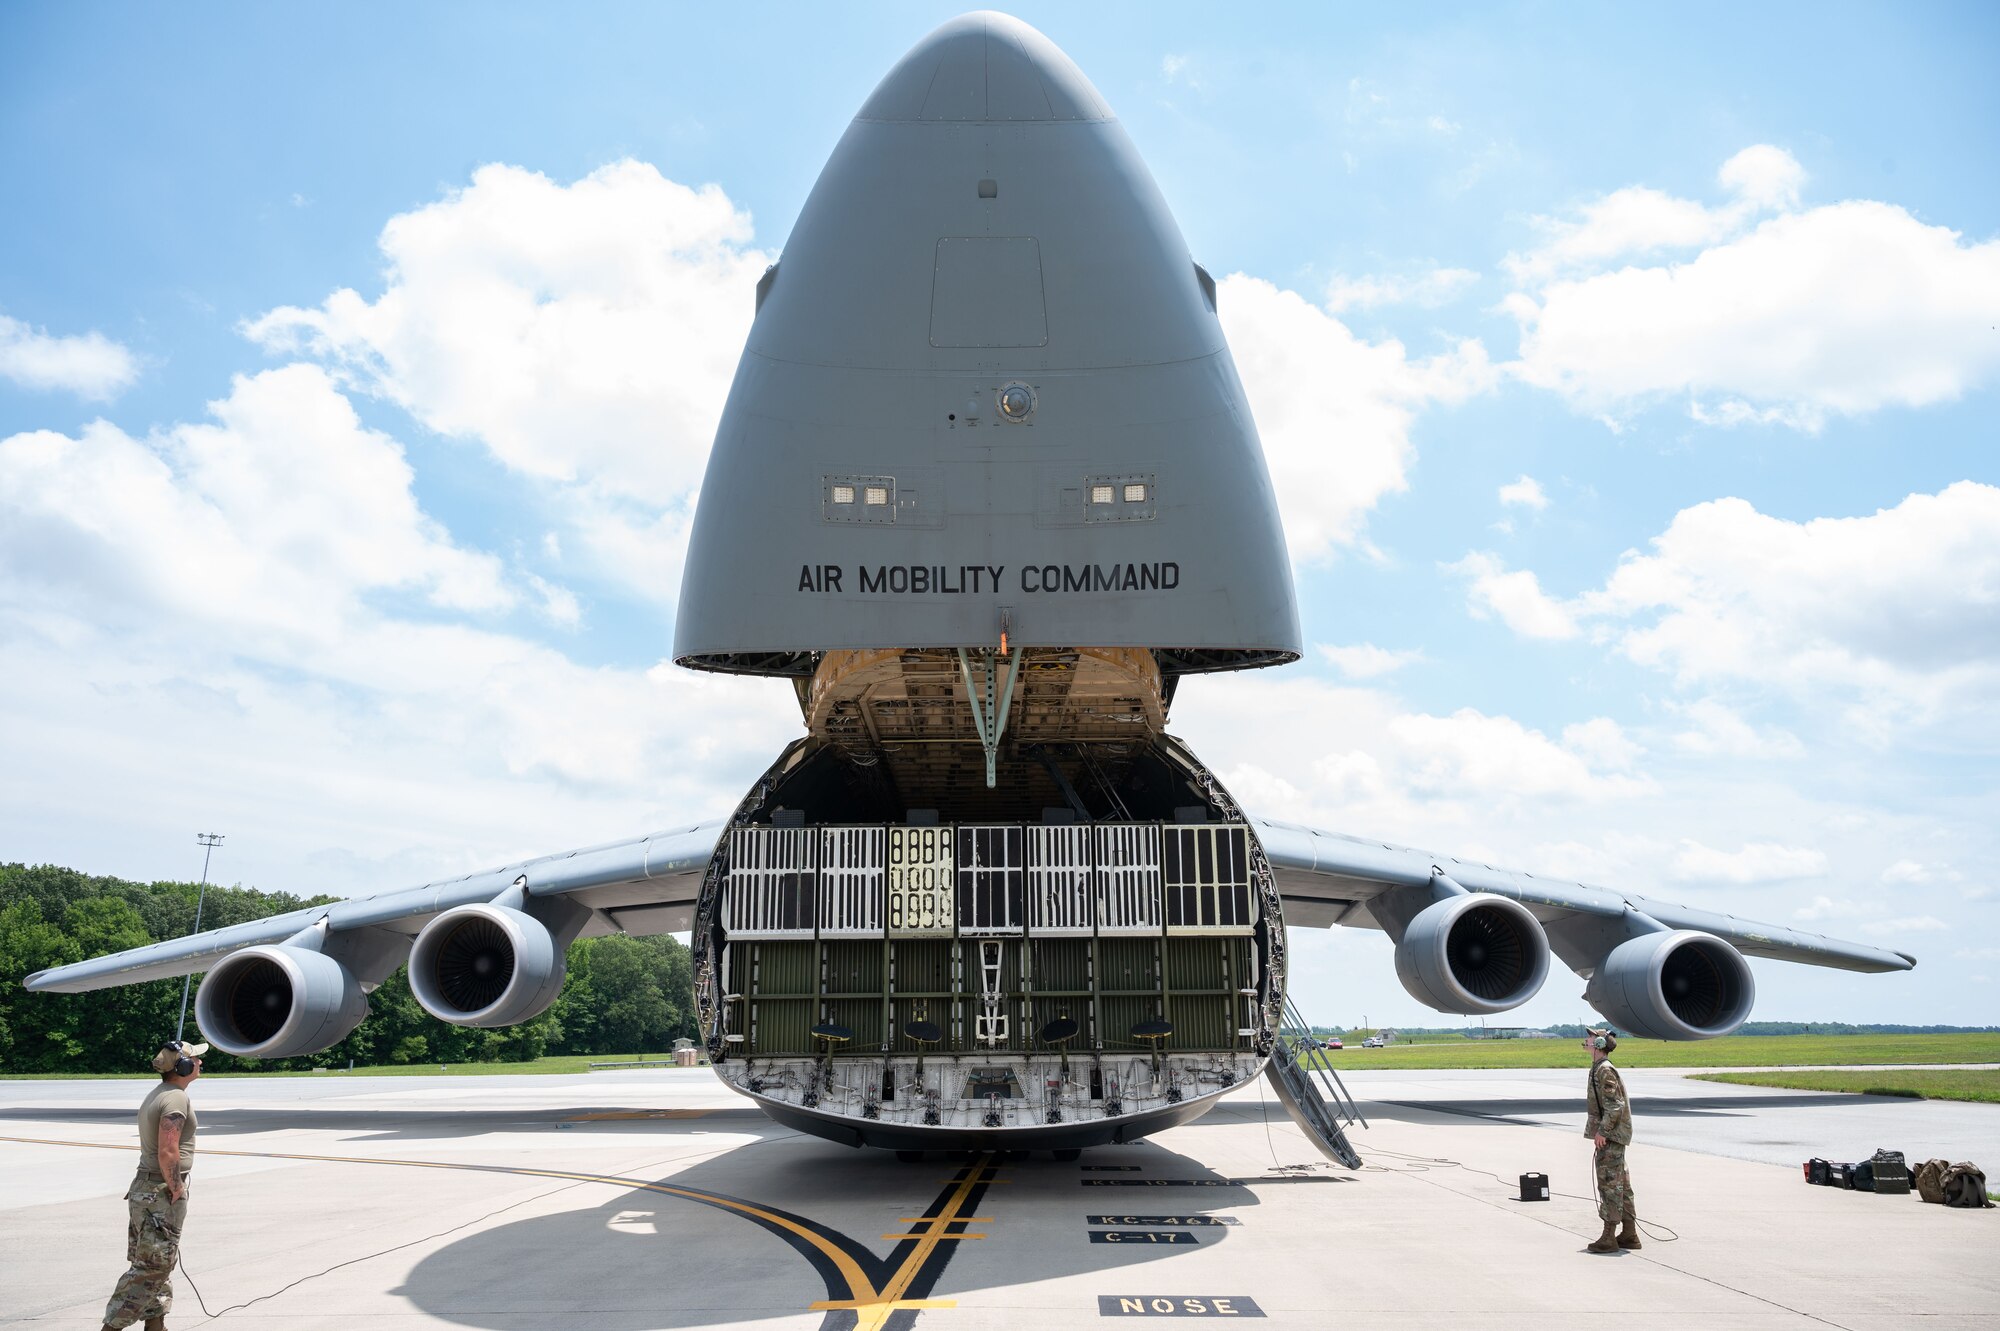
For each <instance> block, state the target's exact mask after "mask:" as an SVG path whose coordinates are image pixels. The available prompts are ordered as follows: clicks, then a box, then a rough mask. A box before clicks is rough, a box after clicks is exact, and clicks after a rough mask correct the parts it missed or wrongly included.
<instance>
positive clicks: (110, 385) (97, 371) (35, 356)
mask: <svg viewBox="0 0 2000 1331" xmlns="http://www.w3.org/2000/svg"><path fill="white" fill-rule="evenodd" d="M138 377H139V365H138V362H137V361H136V360H135V359H134V358H133V356H132V353H131V352H130V351H128V350H126V349H125V347H124V345H123V344H121V343H118V342H114V341H112V340H111V339H110V338H108V337H106V336H104V334H102V333H99V332H95V331H93V332H89V333H80V334H72V335H68V336H63V335H58V334H54V333H50V332H47V331H46V330H44V329H40V328H34V327H31V326H30V325H28V324H25V323H23V322H21V321H20V320H19V319H10V318H8V317H7V316H6V315H4V314H0V379H11V380H13V381H14V382H15V383H17V384H19V385H20V386H21V387H23V388H32V389H36V390H38V391H49V390H60V391H62V392H66V393H75V394H76V395H77V396H78V397H82V398H89V399H92V400H102V399H104V398H109V397H113V396H116V395H117V393H118V391H119V390H120V389H123V388H126V387H128V386H129V385H130V384H131V383H132V381H133V380H134V379H136V378H138Z"/></svg>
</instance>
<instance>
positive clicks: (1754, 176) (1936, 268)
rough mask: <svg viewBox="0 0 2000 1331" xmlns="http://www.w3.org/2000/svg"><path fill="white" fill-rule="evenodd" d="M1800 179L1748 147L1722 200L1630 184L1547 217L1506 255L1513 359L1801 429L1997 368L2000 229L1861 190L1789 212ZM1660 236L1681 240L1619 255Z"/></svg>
mask: <svg viewBox="0 0 2000 1331" xmlns="http://www.w3.org/2000/svg"><path fill="white" fill-rule="evenodd" d="M1804 179H1805V173H1804V171H1803V169H1802V168H1801V167H1800V166H1799V164H1798V163H1797V161H1796V160H1794V159H1793V158H1792V157H1791V156H1790V155H1789V154H1788V153H1785V152H1784V151H1783V150H1782V149H1778V148H1775V147H1772V146H1770V145H1757V146H1754V147H1751V148H1747V149H1745V150H1744V151H1743V152H1741V153H1739V154H1737V155H1736V156H1735V157H1733V158H1731V159H1730V160H1729V161H1728V162H1727V163H1725V164H1724V165H1723V168H1722V171H1721V172H1720V181H1721V183H1722V185H1723V187H1724V188H1725V189H1726V190H1728V191H1729V192H1730V194H1731V196H1732V197H1731V199H1730V200H1729V201H1728V202H1727V203H1724V204H1721V205H1718V206H1714V207H1711V206H1708V205H1705V204H1703V203H1700V202H1698V201H1695V200H1689V199H1680V198H1675V197H1672V196H1670V195H1667V194H1663V193H1661V192H1660V191H1657V190H1653V189H1647V188H1642V187H1633V188H1629V189H1622V190H1618V191H1616V192H1614V193H1612V194H1609V195H1606V196H1605V197H1604V198H1602V199H1600V200H1597V201H1595V202H1593V203H1589V204H1586V205H1585V206H1584V207H1583V208H1582V209H1581V216H1580V217H1578V218H1576V219H1573V220H1564V221H1546V220H1545V222H1544V229H1545V231H1546V232H1547V239H1546V243H1545V244H1544V245H1543V246H1541V247H1540V248H1538V249H1536V250H1533V251H1530V252H1528V253H1526V254H1517V255H1513V256H1510V258H1509V260H1508V262H1507V264H1506V265H1505V266H1506V267H1507V268H1508V270H1509V271H1510V272H1511V273H1512V275H1513V276H1514V277H1515V279H1516V280H1517V282H1518V283H1519V284H1520V288H1521V289H1520V290H1517V291H1516V292H1515V293H1513V294H1512V295H1511V296H1509V297H1508V298H1507V300H1506V302H1505V308H1506V309H1507V310H1508V311H1510V312H1511V313H1512V314H1513V316H1514V317H1515V319H1516V321H1517V322H1518V323H1519V325H1520V329H1521V353H1520V359H1519V360H1518V361H1517V362H1514V363H1512V364H1511V365H1510V367H1509V368H1510V371H1511V372H1512V373H1515V374H1517V375H1519V376H1520V377H1521V378H1522V379H1524V380H1525V381H1526V382H1528V383H1531V384H1535V385H1537V386H1539V387H1543V388H1547V389H1552V390H1554V391H1556V392H1558V393H1560V394H1562V395H1563V396H1564V397H1566V398H1568V399H1569V400H1570V401H1571V402H1572V403H1574V404H1575V405H1577V406H1578V407H1579V408H1580V409H1583V410H1587V411H1590V412H1593V413H1598V414H1606V415H1613V416H1615V415H1616V414H1617V413H1619V412H1623V411H1625V410H1628V409H1630V408H1632V407H1636V406H1643V405H1645V404H1648V403H1652V402H1658V401H1661V400H1665V399H1675V398H1685V399H1687V400H1688V403H1689V407H1690V410H1691V411H1692V412H1693V413H1694V414H1695V415H1696V417H1697V419H1699V420H1702V421H1704V422H1706V423H1711V424H1720V425H1740V424H1763V423H1780V424H1787V425H1791V426H1796V427H1799V428H1802V429H1808V430H1811V429H1817V428H1818V427H1819V426H1820V425H1821V424H1822V423H1823V422H1824V421H1825V420H1826V419H1827V417H1829V416H1830V415H1859V414H1863V413H1866V412H1871V411H1876V410H1879V409H1881V408H1884V407H1889V406H1906V407H1918V406H1925V405H1928V404H1931V403H1935V402H1943V401H1949V400H1951V399H1954V398H1957V397H1959V396H1961V395H1963V394H1964V393H1966V392H1968V391H1970V390H1971V389H1972V388H1974V387H1976V386H1978V385H1980V384H1982V383H1984V382H1987V381H1988V380H1989V379H1990V378H1991V377H1992V376H1993V375H1994V374H1995V372H1996V370H2000V339H1996V338H1995V337H1994V336H1993V335H1992V312H1993V310H1994V309H1995V308H1996V306H2000V240H1988V241H1983V242H1980V241H1972V242H1968V241H1967V240H1966V239H1965V237H1963V236H1962V235H1960V234H1959V233H1958V232H1956V231H1953V230H1951V229H1950V228H1948V227H1944V226H1938V225H1933V224H1930V223H1926V222H1923V221H1920V220H1919V219H1917V218H1916V217H1914V216H1912V215H1911V214H1910V213H1909V212H1908V211H1907V210H1905V209H1903V208H1900V207H1897V206H1896V205H1894V204H1890V203H1884V202H1877V201H1873V200H1850V201H1844V202H1839V203H1832V204H1827V205H1823V206H1820V207H1814V208H1805V209H1801V208H1799V206H1798V194H1799V189H1800V186H1801V185H1802V183H1803V181H1804ZM1671 251H1688V252H1692V253H1691V254H1690V256H1689V257H1686V258H1683V259H1673V260H1671V261H1668V262H1660V263H1653V264H1651V265H1650V266H1648V265H1645V264H1641V263H1637V262H1632V260H1634V259H1638V258H1643V257H1645V256H1651V255H1659V254H1662V253H1663V252H1671Z"/></svg>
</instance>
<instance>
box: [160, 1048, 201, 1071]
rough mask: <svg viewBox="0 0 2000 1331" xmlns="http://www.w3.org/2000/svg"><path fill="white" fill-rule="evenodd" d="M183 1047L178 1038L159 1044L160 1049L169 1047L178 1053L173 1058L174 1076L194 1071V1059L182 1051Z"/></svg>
mask: <svg viewBox="0 0 2000 1331" xmlns="http://www.w3.org/2000/svg"><path fill="white" fill-rule="evenodd" d="M184 1047H185V1046H183V1045H182V1044H181V1042H180V1041H179V1040H169V1041H167V1042H166V1043H165V1044H163V1045H161V1046H160V1048H162V1049H171V1050H173V1051H174V1053H176V1054H178V1055H180V1056H179V1057H178V1058H176V1059H175V1060H174V1075H175V1076H176V1077H185V1076H187V1075H188V1073H190V1072H193V1071H194V1060H193V1059H191V1058H189V1057H188V1056H187V1055H186V1054H185V1053H182V1050H183V1048H184Z"/></svg>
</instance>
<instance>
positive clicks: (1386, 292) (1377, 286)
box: [1326, 267, 1479, 314]
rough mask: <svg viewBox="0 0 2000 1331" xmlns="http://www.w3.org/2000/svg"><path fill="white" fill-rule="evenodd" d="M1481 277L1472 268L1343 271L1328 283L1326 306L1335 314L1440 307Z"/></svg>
mask: <svg viewBox="0 0 2000 1331" xmlns="http://www.w3.org/2000/svg"><path fill="white" fill-rule="evenodd" d="M1478 280H1479V274H1478V273H1475V272H1473V271H1472V270H1471V269H1470V268H1438V267H1432V268H1426V269H1424V270H1423V271H1421V272H1417V273H1411V274H1394V273H1376V274H1369V275H1364V276H1358V277H1356V276H1348V275H1346V274H1342V275H1340V276H1338V277H1335V278H1334V279H1333V280H1332V281H1331V282H1328V283H1327V284H1326V308H1327V310H1328V312H1330V313H1333V314H1344V313H1346V312H1347V311H1349V310H1372V309H1376V308H1377V307H1379V306H1384V305H1415V306H1419V307H1420V308H1423V309H1436V308H1437V307H1438V306H1440V305H1446V304H1449V303H1450V302H1451V301H1453V300H1456V299H1457V298H1458V297H1459V296H1461V295H1463V294H1464V293H1465V291H1466V289H1467V288H1469V287H1471V286H1472V284H1473V283H1475V282H1477V281H1478Z"/></svg>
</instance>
